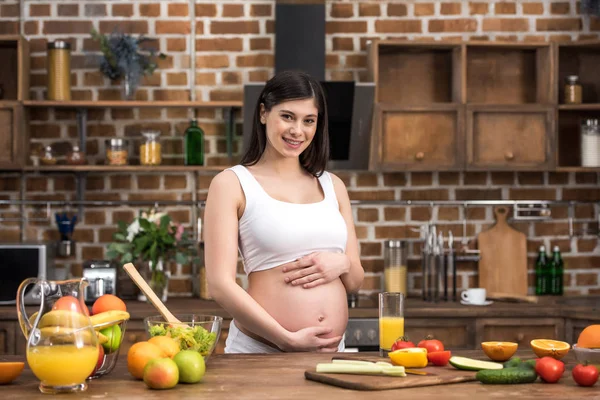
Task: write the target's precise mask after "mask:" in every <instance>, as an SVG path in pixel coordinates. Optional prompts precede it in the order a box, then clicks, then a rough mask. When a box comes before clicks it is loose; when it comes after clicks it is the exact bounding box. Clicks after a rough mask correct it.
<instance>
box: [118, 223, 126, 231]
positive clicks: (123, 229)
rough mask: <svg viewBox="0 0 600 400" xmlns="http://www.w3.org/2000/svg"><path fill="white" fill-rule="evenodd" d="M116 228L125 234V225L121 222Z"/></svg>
mask: <svg viewBox="0 0 600 400" xmlns="http://www.w3.org/2000/svg"><path fill="white" fill-rule="evenodd" d="M117 226H118V227H119V231H121V232H123V233H125V232H127V224H126V223H125V222H123V221H119V222H117Z"/></svg>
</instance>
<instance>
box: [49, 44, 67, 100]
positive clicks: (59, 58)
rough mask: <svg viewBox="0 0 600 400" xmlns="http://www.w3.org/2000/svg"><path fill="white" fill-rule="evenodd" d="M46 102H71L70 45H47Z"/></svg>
mask: <svg viewBox="0 0 600 400" xmlns="http://www.w3.org/2000/svg"><path fill="white" fill-rule="evenodd" d="M47 47H48V94H47V97H48V100H71V45H70V44H69V43H68V42H65V41H62V40H57V41H55V42H50V43H48V46H47Z"/></svg>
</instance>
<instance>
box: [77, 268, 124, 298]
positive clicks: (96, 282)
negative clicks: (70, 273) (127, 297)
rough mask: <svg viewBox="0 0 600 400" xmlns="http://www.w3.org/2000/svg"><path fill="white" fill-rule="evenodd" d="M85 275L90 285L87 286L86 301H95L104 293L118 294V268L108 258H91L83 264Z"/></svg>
mask: <svg viewBox="0 0 600 400" xmlns="http://www.w3.org/2000/svg"><path fill="white" fill-rule="evenodd" d="M83 277H84V278H85V279H87V281H88V282H89V285H88V286H87V287H86V288H85V302H86V303H89V304H91V303H93V302H94V301H96V299H97V298H98V297H100V296H102V295H104V294H114V295H116V294H117V269H116V268H115V266H114V265H112V263H111V262H110V261H108V260H90V261H86V262H85V263H84V264H83Z"/></svg>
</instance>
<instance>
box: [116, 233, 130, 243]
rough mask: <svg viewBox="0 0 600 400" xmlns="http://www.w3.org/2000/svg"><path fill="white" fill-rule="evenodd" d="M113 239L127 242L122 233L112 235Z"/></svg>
mask: <svg viewBox="0 0 600 400" xmlns="http://www.w3.org/2000/svg"><path fill="white" fill-rule="evenodd" d="M113 239H115V240H121V241H123V242H125V241H126V240H127V237H125V235H123V234H122V233H119V232H117V233H115V234H113Z"/></svg>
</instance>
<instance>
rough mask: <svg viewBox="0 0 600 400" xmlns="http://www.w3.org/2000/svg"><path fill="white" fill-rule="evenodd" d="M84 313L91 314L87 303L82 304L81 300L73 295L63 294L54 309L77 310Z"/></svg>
mask: <svg viewBox="0 0 600 400" xmlns="http://www.w3.org/2000/svg"><path fill="white" fill-rule="evenodd" d="M82 308H83V314H85V315H87V316H88V317H89V316H90V311H89V310H88V308H87V307H86V306H85V305H80V304H79V301H78V300H77V299H76V298H75V297H73V296H63V297H61V298H60V299H58V300H57V301H56V303H54V306H53V307H52V309H53V310H71V311H76V312H79V313H80V312H82Z"/></svg>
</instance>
